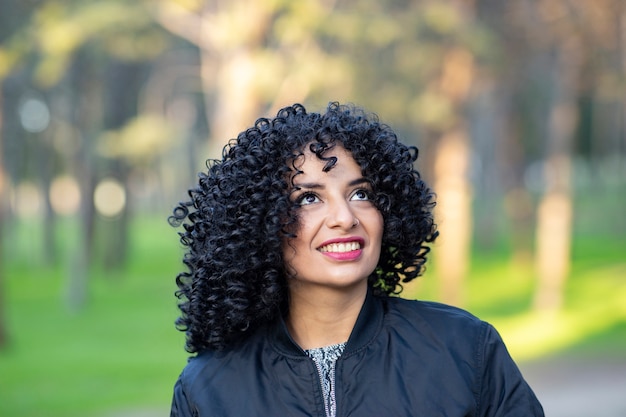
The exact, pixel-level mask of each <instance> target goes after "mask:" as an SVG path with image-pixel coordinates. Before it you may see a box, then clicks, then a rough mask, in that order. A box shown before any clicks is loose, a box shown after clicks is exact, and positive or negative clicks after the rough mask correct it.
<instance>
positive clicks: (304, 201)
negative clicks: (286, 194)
mask: <svg viewBox="0 0 626 417" xmlns="http://www.w3.org/2000/svg"><path fill="white" fill-rule="evenodd" d="M319 201H320V199H319V198H318V197H317V196H316V195H315V194H311V193H305V194H302V195H301V196H300V197H298V198H297V199H296V204H298V205H299V206H306V205H309V204H314V203H318V202H319Z"/></svg>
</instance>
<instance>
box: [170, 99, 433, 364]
mask: <svg viewBox="0 0 626 417" xmlns="http://www.w3.org/2000/svg"><path fill="white" fill-rule="evenodd" d="M337 143H339V144H340V145H341V146H343V147H344V148H345V149H346V150H347V151H348V152H350V153H351V154H352V156H353V158H354V160H355V161H356V162H357V163H358V164H359V166H360V167H361V171H362V173H363V176H364V177H365V178H367V179H369V180H370V181H371V185H372V190H373V201H374V204H375V205H376V207H377V208H378V210H380V212H381V213H382V216H383V221H384V231H383V237H382V248H381V255H380V260H379V262H378V265H377V267H376V269H375V270H374V271H373V272H372V274H371V276H370V277H369V280H368V284H369V287H370V288H371V290H372V291H373V293H374V294H376V295H379V296H386V295H390V294H399V293H400V292H401V291H402V285H401V282H409V281H411V280H413V279H414V278H416V277H417V276H419V275H420V274H421V273H422V272H423V268H424V263H425V262H426V255H427V253H428V252H429V248H428V246H427V244H428V243H431V242H433V241H434V239H435V238H436V236H437V231H436V225H435V223H434V220H433V215H432V209H433V207H434V205H435V200H434V194H433V192H432V191H431V190H430V188H429V187H428V186H427V185H426V184H425V182H424V181H423V180H422V179H421V177H420V174H419V173H418V172H417V171H416V170H415V168H414V166H413V163H414V162H415V160H416V159H417V154H418V152H417V148H416V147H413V146H406V145H404V144H402V143H400V142H399V141H398V139H397V136H396V134H395V133H394V132H393V130H392V129H391V128H390V127H389V126H388V125H386V124H383V123H381V122H379V120H378V117H377V116H376V115H374V114H368V113H365V111H363V110H362V109H360V108H358V107H355V106H351V105H340V104H338V103H335V102H333V103H330V104H329V105H328V107H327V109H326V112H325V113H323V114H320V113H307V111H306V109H305V108H304V106H302V105H300V104H294V105H293V106H289V107H285V108H283V109H281V110H280V111H279V112H278V114H277V116H276V117H275V118H273V119H268V118H260V119H258V120H257V121H256V123H255V124H254V126H253V127H251V128H249V129H247V130H246V131H244V132H242V133H240V134H239V135H238V137H237V139H233V140H231V141H230V142H229V143H228V145H226V146H225V147H224V150H223V154H222V158H221V159H220V160H209V161H208V162H207V168H208V172H203V173H200V174H199V182H198V185H197V186H195V187H194V188H192V189H190V190H189V191H188V195H189V197H190V199H189V201H186V202H181V203H179V204H178V206H177V207H176V208H175V209H174V212H173V215H172V216H171V217H170V218H169V223H170V224H171V225H172V226H174V227H179V226H182V229H183V231H182V232H180V233H179V235H180V240H181V242H182V244H183V245H184V246H185V247H186V253H185V256H184V258H183V263H184V264H185V265H186V267H187V268H188V270H187V271H185V272H181V273H180V274H178V276H177V277H176V283H177V285H178V288H179V290H178V291H177V292H176V296H177V297H178V299H179V300H180V301H179V308H180V310H181V312H182V314H181V316H180V317H179V318H178V319H177V321H176V324H177V327H178V329H179V330H181V331H184V332H186V336H187V340H186V346H185V348H186V350H187V351H188V352H190V353H197V352H199V351H201V350H204V349H214V350H220V349H223V348H226V347H227V346H229V345H230V344H232V343H233V342H235V341H236V340H238V339H241V338H243V337H244V336H245V335H246V334H247V333H248V332H249V331H250V330H251V329H253V328H255V327H256V326H258V325H261V324H262V323H267V322H269V321H272V320H275V319H277V318H278V317H279V316H280V315H281V314H285V313H286V311H287V292H288V290H287V278H286V275H287V274H286V270H285V266H284V262H283V251H282V242H283V240H284V239H285V238H288V237H293V236H294V235H293V232H292V231H294V230H295V233H297V224H298V219H297V210H296V207H295V203H294V202H292V201H291V200H290V193H291V192H292V191H293V187H292V184H291V181H292V179H293V175H292V174H293V171H294V169H295V168H294V167H293V166H292V165H293V164H292V162H293V161H294V160H296V159H297V158H298V156H300V155H303V151H304V149H305V147H306V146H309V149H310V150H311V151H312V152H313V153H315V154H316V155H317V157H318V158H321V159H323V160H326V161H327V164H326V167H325V168H324V170H328V169H332V165H333V164H334V160H333V158H325V157H324V153H325V152H326V151H327V150H328V149H330V148H332V147H333V146H335V145H336V144H337Z"/></svg>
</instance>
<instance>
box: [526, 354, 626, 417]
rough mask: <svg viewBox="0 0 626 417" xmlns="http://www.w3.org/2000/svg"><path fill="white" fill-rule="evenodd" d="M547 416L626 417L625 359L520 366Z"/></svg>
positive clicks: (553, 361)
mask: <svg viewBox="0 0 626 417" xmlns="http://www.w3.org/2000/svg"><path fill="white" fill-rule="evenodd" d="M520 368H521V369H522V373H523V374H524V377H525V378H526V380H527V381H528V383H529V384H530V386H531V387H532V388H533V390H534V391H535V393H536V394H537V397H538V398H539V400H540V401H541V403H542V404H543V407H544V410H545V414H546V416H547V417H626V352H625V353H624V357H623V358H615V357H612V358H594V359H592V360H590V359H586V360H584V359H580V358H553V359H550V360H543V361H538V362H534V363H528V364H522V365H520Z"/></svg>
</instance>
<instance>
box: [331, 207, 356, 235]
mask: <svg viewBox="0 0 626 417" xmlns="http://www.w3.org/2000/svg"><path fill="white" fill-rule="evenodd" d="M328 211H329V212H328V214H327V217H326V225H327V226H328V227H330V228H342V229H346V230H347V229H351V228H352V227H354V225H355V224H357V223H358V221H357V220H356V218H355V216H354V212H353V211H352V208H351V207H350V204H349V203H348V202H347V201H345V200H344V201H338V202H333V203H330V204H328Z"/></svg>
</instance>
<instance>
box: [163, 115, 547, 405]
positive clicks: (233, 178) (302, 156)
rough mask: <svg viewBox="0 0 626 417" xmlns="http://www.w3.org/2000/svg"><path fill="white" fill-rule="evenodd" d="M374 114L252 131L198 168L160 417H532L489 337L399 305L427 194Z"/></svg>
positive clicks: (425, 219) (461, 317)
mask: <svg viewBox="0 0 626 417" xmlns="http://www.w3.org/2000/svg"><path fill="white" fill-rule="evenodd" d="M416 159H417V149H416V148H414V147H407V146H405V145H403V144H401V143H400V142H398V140H397V138H396V135H395V133H394V132H393V131H392V130H391V128H390V127H388V126H387V125H385V124H382V123H380V122H379V121H378V120H377V118H376V117H375V116H373V115H368V114H366V113H364V112H363V111H362V110H360V109H358V108H354V107H349V106H341V105H339V104H337V103H331V104H330V105H329V106H328V108H327V109H326V112H325V113H323V114H317V113H307V112H306V110H305V108H304V107H303V106H301V105H298V104H296V105H294V106H291V107H287V108H284V109H282V110H280V111H279V112H278V115H277V116H276V117H275V118H273V119H265V118H263V119H259V120H258V121H257V122H256V123H255V125H254V127H252V128H250V129H248V130H246V131H245V132H242V133H241V134H240V135H239V136H238V137H237V139H236V140H234V141H231V143H230V144H229V145H228V146H227V147H226V148H225V149H224V154H223V157H222V159H221V160H219V161H213V162H211V163H210V164H208V172H207V173H206V174H201V175H200V179H199V184H198V186H197V187H195V188H194V189H192V190H190V191H189V196H190V201H188V202H185V203H181V204H180V205H179V206H178V207H177V208H176V209H175V210H174V215H173V216H172V217H171V218H170V222H171V223H172V224H173V225H175V226H180V225H182V227H183V231H182V233H181V241H182V243H183V245H185V246H186V248H187V253H186V255H185V257H184V263H185V265H186V266H187V268H188V271H186V272H183V273H181V274H180V275H179V276H178V278H177V284H178V287H179V291H178V293H177V295H178V297H179V298H180V300H181V302H180V304H179V306H180V309H181V312H182V315H181V317H180V318H179V319H178V321H177V324H178V326H179V328H180V329H181V330H183V331H185V332H186V335H187V345H186V348H187V350H188V351H189V352H190V353H193V354H195V355H194V356H193V357H192V358H191V359H190V360H189V363H188V364H187V366H186V367H185V369H184V370H183V372H182V374H181V376H180V378H179V379H178V381H177V383H176V385H175V388H174V399H173V402H172V410H171V415H172V416H180V417H182V416H328V417H335V416H337V417H339V416H394V417H398V416H428V417H433V416H524V417H528V416H543V411H542V409H541V406H540V404H539V402H538V401H537V399H536V397H535V395H534V394H533V392H532V390H531V389H530V388H529V387H528V385H527V384H526V382H525V381H524V379H523V377H522V375H521V374H520V372H519V370H518V368H517V366H516V365H515V364H514V362H513V361H512V359H511V358H510V356H509V354H508V353H507V350H506V348H505V346H504V344H503V343H502V340H501V339H500V337H499V336H498V334H497V332H496V331H495V330H494V329H493V328H492V327H491V326H490V325H489V324H487V323H485V322H482V321H480V320H478V319H477V318H475V317H474V316H472V315H470V314H469V313H467V312H465V311H462V310H459V309H456V308H453V307H450V306H446V305H442V304H437V303H431V302H422V301H409V300H404V299H401V298H399V297H394V296H393V295H396V294H399V293H400V291H401V289H402V287H401V282H409V281H411V280H413V279H414V278H416V277H417V276H419V275H420V274H421V273H422V272H423V268H424V262H425V260H426V254H427V253H428V247H427V244H429V243H431V242H432V241H433V240H434V239H435V237H436V235H437V232H436V226H435V224H434V222H433V216H432V208H433V206H434V204H435V203H434V197H433V193H432V191H431V190H430V189H429V188H428V187H427V185H426V184H425V183H424V182H423V181H422V180H421V179H420V175H419V173H418V172H417V171H416V170H415V169H414V167H413V163H414V162H415V160H416Z"/></svg>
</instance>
